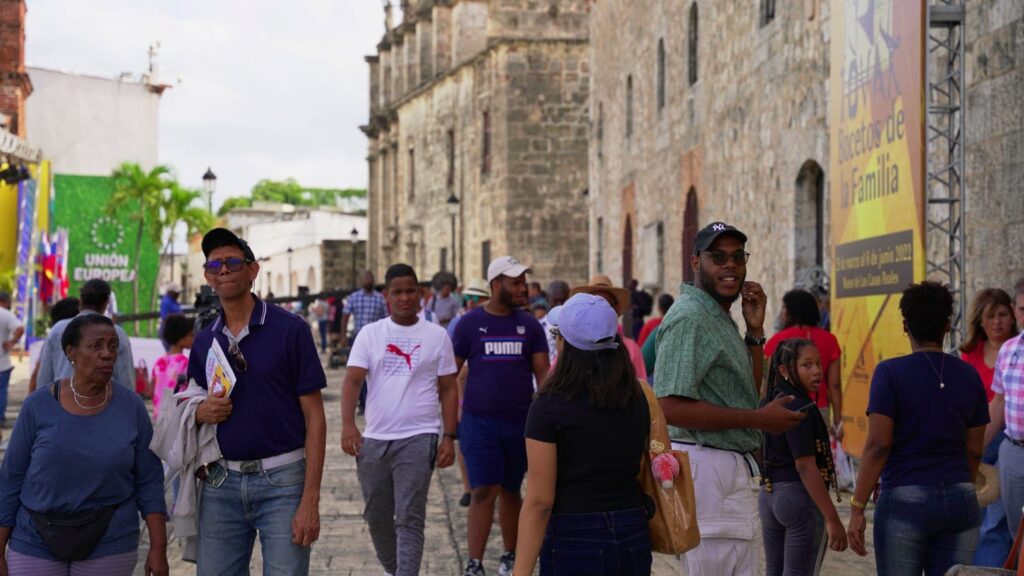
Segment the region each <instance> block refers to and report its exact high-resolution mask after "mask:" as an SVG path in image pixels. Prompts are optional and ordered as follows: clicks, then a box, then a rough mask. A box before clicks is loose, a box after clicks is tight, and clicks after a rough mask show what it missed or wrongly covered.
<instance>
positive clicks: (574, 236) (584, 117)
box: [363, 0, 590, 283]
mask: <svg viewBox="0 0 1024 576" xmlns="http://www.w3.org/2000/svg"><path fill="white" fill-rule="evenodd" d="M450 4H451V5H450V6H449V5H441V4H440V3H437V4H436V5H433V6H432V7H430V8H431V9H430V10H429V11H428V10H427V9H426V8H427V6H424V3H420V4H419V5H418V6H417V10H416V11H415V14H417V15H423V14H426V13H429V14H430V15H431V17H430V19H429V21H427V20H426V19H425V18H424V17H422V16H420V17H421V18H423V19H421V20H419V21H418V22H415V28H414V29H415V30H417V34H422V30H423V29H424V28H423V27H424V25H425V24H426V23H430V24H432V26H431V27H430V29H431V31H430V33H429V34H430V36H431V42H430V44H431V46H432V50H433V52H434V57H433V63H434V65H433V67H434V78H432V79H430V78H422V77H421V78H420V82H419V84H418V85H417V86H414V87H409V89H408V90H407V91H406V92H404V93H395V94H393V95H392V98H393V100H391V102H390V105H389V106H385V107H384V108H382V109H381V110H378V111H377V113H376V114H371V123H370V124H369V125H368V126H365V127H363V129H364V131H365V132H366V133H367V135H368V136H369V137H370V141H369V148H368V165H369V169H370V191H369V194H370V210H369V218H370V228H371V231H370V253H369V267H370V269H372V270H374V271H375V272H376V273H377V274H378V275H380V274H382V273H383V271H384V270H385V269H386V267H387V265H388V264H390V263H394V262H398V261H404V262H407V263H409V264H412V265H413V266H415V267H416V268H417V270H418V271H419V272H420V273H421V275H424V276H427V275H429V274H433V273H434V272H437V271H439V270H440V269H441V268H442V264H444V265H445V268H447V269H448V270H451V269H452V266H453V255H452V243H453V237H452V225H451V222H452V217H451V215H450V213H449V206H448V204H447V199H448V198H449V197H450V196H451V195H454V196H455V197H456V198H458V199H459V201H460V203H459V210H458V214H457V215H456V216H455V220H456V222H455V224H456V231H455V238H454V243H455V254H454V267H455V271H456V272H457V274H458V275H459V276H460V279H461V280H462V281H463V282H468V281H469V280H470V279H472V278H474V277H478V278H483V277H484V276H485V275H486V264H487V263H485V262H484V261H483V260H484V258H485V254H486V253H487V251H488V250H489V254H490V256H491V257H492V258H493V257H497V256H500V255H503V254H512V255H514V256H516V257H517V258H519V259H520V260H521V261H523V262H525V263H528V264H530V265H531V266H533V268H534V273H535V277H536V278H537V279H538V280H540V281H542V282H547V281H550V280H553V279H555V278H560V279H565V280H567V281H570V282H577V283H578V282H582V281H583V280H585V278H586V275H587V262H586V253H587V247H586V242H587V214H586V204H585V198H584V193H585V191H586V188H587V137H588V129H587V122H588V116H589V115H588V107H587V101H588V98H587V92H588V90H589V67H590V63H589V61H588V55H587V45H586V41H585V39H586V34H587V32H588V28H587V27H586V26H585V17H586V10H585V8H586V3H585V2H583V1H581V0H550V1H546V2H540V3H538V2H517V0H491V1H490V2H484V1H479V0H472V1H470V0H460V1H457V2H452V3H450ZM520 4H521V6H520ZM539 5H543V6H542V8H543V9H541V8H539V7H538V6H539ZM517 11H518V12H517ZM497 14H500V15H501V16H502V18H504V19H505V20H504V23H503V24H502V25H501V26H496V25H493V23H492V18H495V17H496V15H497ZM517 16H518V17H517ZM581 18H583V19H584V20H583V23H581V21H580V19H581ZM544 19H547V20H550V21H552V22H545V21H544ZM556 21H557V22H556ZM411 28H412V26H411V23H403V24H402V25H401V26H399V27H398V28H396V29H395V31H394V32H393V33H391V34H390V35H391V36H393V35H394V34H397V33H399V32H401V31H403V30H408V29H411ZM513 29H514V30H518V31H519V32H518V33H517V34H519V35H517V34H513V33H511V32H509V33H507V34H506V33H505V32H508V31H509V30H513ZM496 31H505V32H502V33H501V34H500V35H491V33H492V32H496ZM530 31H535V32H536V34H533V33H532V32H531V34H525V32H530ZM404 33H405V34H408V32H404ZM386 40H387V39H386ZM389 42H390V43H391V44H392V46H393V45H394V41H393V39H391V40H389ZM403 43H405V44H408V38H406V40H405V41H404V42H403ZM384 44H385V43H382V45H384ZM422 45H423V44H422V43H421V46H422ZM467 46H474V48H473V51H472V53H467V52H466V49H467ZM447 47H450V51H451V52H450V53H451V55H452V59H451V61H450V62H449V63H448V64H444V63H443V56H444V54H445V53H446V52H448V50H449V48H447ZM392 50H393V48H392ZM385 65H386V63H385V57H384V55H383V53H381V56H380V64H379V66H380V68H381V70H380V71H379V74H380V75H381V76H382V77H383V76H384V74H385V72H384V71H383V68H384V67H385ZM485 118H486V120H485ZM485 133H489V134H490V140H489V147H488V149H489V160H485Z"/></svg>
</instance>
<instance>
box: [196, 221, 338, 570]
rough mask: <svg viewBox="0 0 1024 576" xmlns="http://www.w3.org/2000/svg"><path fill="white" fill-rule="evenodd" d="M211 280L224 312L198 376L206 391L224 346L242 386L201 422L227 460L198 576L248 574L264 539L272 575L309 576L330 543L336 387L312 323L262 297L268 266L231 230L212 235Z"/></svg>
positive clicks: (200, 354) (202, 539)
mask: <svg viewBox="0 0 1024 576" xmlns="http://www.w3.org/2000/svg"><path fill="white" fill-rule="evenodd" d="M202 246H203V254H204V255H205V256H206V263H205V264H203V269H204V272H205V275H206V281H207V282H208V283H209V284H210V286H211V287H213V290H214V292H216V293H217V296H219V297H220V302H221V306H222V307H223V311H222V313H221V315H220V316H218V317H217V319H216V320H215V321H214V322H213V323H212V324H210V325H209V326H208V327H207V328H205V329H203V330H202V331H201V332H200V333H199V334H197V335H196V337H195V342H194V343H193V346H192V353H191V355H190V357H189V365H188V376H189V378H190V379H195V381H196V383H197V384H199V385H200V386H202V387H204V388H206V387H207V382H206V369H205V364H206V357H207V353H208V351H209V350H210V347H211V346H212V345H213V341H214V339H216V340H217V342H218V343H219V344H220V346H221V348H222V349H223V350H224V352H225V355H226V356H227V359H228V362H229V363H230V364H231V367H232V369H233V370H234V372H235V376H236V377H237V381H236V383H235V386H234V388H233V389H232V390H231V395H230V397H226V398H221V397H217V396H215V395H212V394H211V395H210V396H209V397H208V398H207V399H206V400H205V401H204V402H203V403H202V404H200V405H199V407H198V408H197V409H196V421H197V422H199V423H201V424H207V425H209V424H216V425H217V442H218V443H219V444H220V450H221V453H222V454H223V455H224V457H223V459H222V460H219V461H217V462H215V463H212V464H210V465H208V466H205V467H204V468H203V469H201V472H200V475H201V477H202V478H201V479H202V480H203V482H204V486H203V491H202V500H201V502H200V509H199V546H198V550H197V553H198V559H197V560H198V562H197V563H198V574H199V576H204V575H211V576H213V575H216V576H227V575H234V574H239V575H243V574H244V575H248V574H249V561H250V557H251V555H252V546H253V542H254V539H255V537H256V535H257V534H259V537H260V546H261V548H262V551H263V565H264V568H263V569H264V573H265V574H307V573H308V572H309V553H310V546H311V545H312V544H313V542H314V541H316V539H317V538H318V537H319V535H320V511H319V506H320V479H321V477H322V474H323V464H324V448H325V445H326V435H327V423H326V419H325V417H324V405H323V399H322V398H321V396H320V390H321V389H322V388H324V387H325V386H326V385H327V379H326V377H325V376H324V370H323V367H322V366H321V365H320V358H319V356H318V355H317V352H316V344H315V343H314V342H313V333H312V332H311V331H310V328H309V325H307V324H306V322H305V321H303V320H302V319H301V318H299V317H298V316H295V315H294V314H291V313H290V312H287V311H285V310H283V309H281V308H279V307H277V306H274V305H273V304H268V303H266V302H264V301H262V300H260V299H259V298H258V297H256V295H255V294H253V293H252V286H253V282H254V281H255V279H256V275H257V274H259V264H258V263H257V262H256V257H255V256H254V255H253V253H252V250H251V249H250V248H249V245H248V244H247V243H246V242H245V241H244V240H242V239H241V238H239V237H238V236H235V234H234V233H232V232H231V231H229V230H226V229H224V228H216V229H214V230H211V231H210V232H208V233H207V234H206V236H204V237H203V244H202Z"/></svg>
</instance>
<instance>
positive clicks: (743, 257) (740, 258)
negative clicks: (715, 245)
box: [704, 250, 750, 266]
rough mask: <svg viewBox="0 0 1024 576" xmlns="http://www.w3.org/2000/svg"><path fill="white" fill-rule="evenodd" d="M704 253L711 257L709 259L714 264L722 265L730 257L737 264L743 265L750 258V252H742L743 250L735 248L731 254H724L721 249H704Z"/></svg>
mask: <svg viewBox="0 0 1024 576" xmlns="http://www.w3.org/2000/svg"><path fill="white" fill-rule="evenodd" d="M704 253H705V254H707V255H708V256H710V257H711V261H712V262H714V263H715V265H716V266H724V265H725V263H726V262H728V261H729V259H730V258H731V259H732V261H733V262H735V263H736V265H737V266H743V265H744V264H746V263H747V260H750V252H744V251H743V250H737V251H736V252H733V253H732V254H726V253H725V252H722V251H721V250H705V251H704Z"/></svg>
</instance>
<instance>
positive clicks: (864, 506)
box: [850, 496, 868, 510]
mask: <svg viewBox="0 0 1024 576" xmlns="http://www.w3.org/2000/svg"><path fill="white" fill-rule="evenodd" d="M850 506H853V507H854V508H860V509H861V510H866V509H867V507H868V505H867V504H866V503H865V502H858V501H857V499H856V498H854V497H853V496H850Z"/></svg>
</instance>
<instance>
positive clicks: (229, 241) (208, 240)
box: [203, 228, 256, 262]
mask: <svg viewBox="0 0 1024 576" xmlns="http://www.w3.org/2000/svg"><path fill="white" fill-rule="evenodd" d="M223 246H237V247H238V248H239V249H240V250H241V251H242V255H243V256H245V258H246V259H248V260H252V261H253V262H255V261H256V256H254V255H253V253H252V248H249V244H248V243H246V241H245V240H242V239H241V238H239V237H238V236H236V235H235V233H234V232H232V231H231V230H228V229H227V228H214V229H213V230H210V231H209V232H207V233H206V235H205V236H203V256H205V257H207V258H209V257H210V252H213V251H214V250H215V249H217V248H221V247H223Z"/></svg>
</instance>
